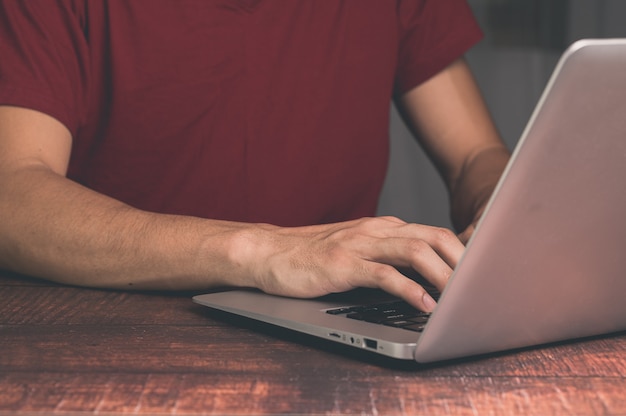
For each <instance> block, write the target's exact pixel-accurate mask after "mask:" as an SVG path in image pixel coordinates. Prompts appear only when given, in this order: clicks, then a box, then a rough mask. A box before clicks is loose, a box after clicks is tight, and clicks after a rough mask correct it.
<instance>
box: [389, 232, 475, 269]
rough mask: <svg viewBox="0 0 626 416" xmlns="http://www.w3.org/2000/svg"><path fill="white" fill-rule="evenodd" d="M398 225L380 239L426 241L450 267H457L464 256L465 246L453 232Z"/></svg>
mask: <svg viewBox="0 0 626 416" xmlns="http://www.w3.org/2000/svg"><path fill="white" fill-rule="evenodd" d="M398 225H399V226H396V227H390V228H387V229H385V230H384V232H383V233H381V235H380V237H387V238H396V237H398V238H406V239H414V240H416V241H425V242H426V243H427V244H428V245H429V246H430V247H432V248H433V250H435V252H436V253H437V254H438V255H439V256H440V257H441V258H442V259H443V260H444V261H445V262H446V263H448V265H449V266H450V267H452V268H454V267H456V264H457V263H458V261H459V259H460V258H461V256H462V255H463V251H464V250H465V245H464V244H463V242H461V240H459V237H458V236H457V235H456V234H455V233H454V232H453V231H452V230H449V229H447V228H442V227H433V226H427V225H422V224H408V223H404V224H398ZM417 244H418V245H419V244H421V243H417Z"/></svg>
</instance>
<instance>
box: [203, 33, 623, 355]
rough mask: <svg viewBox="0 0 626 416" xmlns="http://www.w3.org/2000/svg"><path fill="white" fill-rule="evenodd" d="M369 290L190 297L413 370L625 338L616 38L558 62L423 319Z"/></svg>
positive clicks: (576, 47)
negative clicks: (311, 295)
mask: <svg viewBox="0 0 626 416" xmlns="http://www.w3.org/2000/svg"><path fill="white" fill-rule="evenodd" d="M378 295H379V293H375V292H372V291H370V290H362V291H361V290H357V291H356V293H346V294H338V295H330V296H326V297H323V298H318V299H291V298H285V297H279V296H272V295H268V294H264V293H261V292H259V291H254V290H231V291H224V292H219V293H208V294H203V295H199V296H195V297H194V298H193V300H194V301H195V302H196V303H198V304H201V305H204V306H207V307H210V308H214V309H218V310H221V311H226V312H229V313H232V314H237V315H241V316H245V317H247V318H251V319H256V320H260V321H263V322H266V323H270V324H274V325H278V326H280V327H284V328H289V329H291V330H294V331H299V332H304V333H306V334H310V335H313V336H317V337H321V338H324V339H327V340H331V341H335V342H338V343H341V344H345V345H350V346H354V347H355V348H360V349H365V350H369V351H372V352H375V353H378V354H383V355H386V356H389V357H393V358H397V359H405V360H415V361H417V362H421V363H427V362H435V361H441V360H449V359H455V358H460V357H469V356H476V355H482V354H487V353H492V352H496V351H505V350H512V349H519V348H524V347H529V346H536V345H540V344H547V343H554V342H557V341H563V340H571V339H578V338H583V337H590V336H597V335H602V334H608V333H614V332H620V331H624V330H626V301H624V299H626V39H604V40H598V39H595V40H594V39H588V40H582V41H578V42H576V43H574V44H573V45H572V46H571V47H570V48H569V49H568V50H567V51H566V52H565V53H564V54H563V56H562V57H561V60H560V61H559V63H558V65H557V67H556V69H555V71H554V73H553V75H552V77H551V79H550V81H549V83H548V85H547V87H546V89H545V91H544V93H543V95H542V97H541V99H540V101H539V103H538V105H537V107H536V109H535V111H534V113H533V115H532V118H531V120H530V122H529V123H528V126H527V127H526V129H525V131H524V133H523V135H522V138H521V139H520V141H519V142H518V144H517V146H516V148H515V150H514V152H513V156H512V158H511V161H510V163H509V165H508V166H507V168H506V170H505V172H504V173H503V175H502V177H501V179H500V182H499V183H498V186H497V188H496V190H495V192H494V194H493V195H492V197H491V200H490V201H489V203H488V206H487V209H486V211H485V213H484V215H483V217H482V218H481V220H480V222H479V224H478V226H477V229H476V230H475V233H474V234H473V236H472V238H471V239H470V241H469V242H468V244H467V247H466V250H465V252H464V254H463V256H462V258H461V260H460V262H459V263H458V265H457V267H456V268H455V270H454V273H453V275H452V277H451V278H450V280H449V282H448V284H447V286H446V288H445V289H444V290H443V293H441V296H440V297H439V299H438V305H437V307H436V308H435V310H434V311H433V313H432V314H430V315H426V314H421V315H420V313H419V311H415V310H412V311H411V310H407V309H406V308H405V309H402V308H404V306H402V305H401V304H396V303H393V302H395V301H397V300H396V299H392V298H391V297H389V296H387V299H383V300H381V299H377V298H378ZM385 296H386V295H385ZM374 298H376V299H374ZM370 301H372V302H374V301H378V302H382V306H370V305H369V302H370ZM378 310H382V313H383V320H382V321H380V320H376V319H372V316H373V315H374V312H376V311H378ZM385 313H386V314H387V315H386V316H387V317H388V318H390V319H387V320H385V318H384V316H385ZM363 317H365V320H363V319H361V318H363ZM357 318H358V319H357ZM368 318H369V319H368ZM392 320H393V323H392V322H391V321H392ZM403 321H404V323H405V324H404V325H403V324H402V322H403ZM407 322H411V324H407Z"/></svg>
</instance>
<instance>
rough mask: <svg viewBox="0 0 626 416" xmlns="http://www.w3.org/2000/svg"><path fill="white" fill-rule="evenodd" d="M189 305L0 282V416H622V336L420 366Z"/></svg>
mask: <svg viewBox="0 0 626 416" xmlns="http://www.w3.org/2000/svg"><path fill="white" fill-rule="evenodd" d="M190 296H191V294H183V293H178V294H158V293H128V292H118V291H105V290H91V289H82V288H73V287H63V286H59V285H54V284H50V283H46V282H41V281H38V280H31V279H28V278H25V279H24V280H22V278H21V277H19V276H14V275H7V276H5V275H3V274H2V273H0V415H9V414H11V415H13V414H17V415H19V414H33V413H35V414H54V413H58V414H64V413H66V414H67V413H69V414H72V413H80V414H85V413H97V414H122V413H129V414H285V413H287V414H372V415H373V414H393V415H396V414H407V415H414V414H455V415H456V414H461V415H464V414H471V415H475V414H480V415H482V414H576V415H587V414H588V415H596V414H614V415H624V414H626V334H617V335H613V336H608V337H599V338H594V339H586V340H579V341H576V342H568V343H560V344H555V345H550V346H544V347H541V348H530V349H525V350H520V351H515V352H509V353H505V354H497V355H489V356H485V357H479V358H473V359H466V360H458V361H454V362H448V363H443V364H437V365H428V366H423V365H418V364H416V363H412V362H403V361H397V360H391V359H386V358H384V357H375V356H373V355H372V354H370V353H368V352H366V351H359V350H352V349H349V348H347V347H344V346H341V345H336V344H333V343H330V342H327V341H323V340H317V339H313V338H311V337H308V336H304V335H296V334H293V333H291V332H289V331H285V330H281V329H278V328H274V327H272V326H269V325H261V324H256V323H252V322H251V321H249V320H246V319H242V318H235V317H232V316H229V315H228V314H224V313H218V312H213V311H211V310H209V309H206V308H203V307H200V306H198V305H195V304H193V303H192V302H191V300H190Z"/></svg>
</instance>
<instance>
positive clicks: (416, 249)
mask: <svg viewBox="0 0 626 416" xmlns="http://www.w3.org/2000/svg"><path fill="white" fill-rule="evenodd" d="M407 249H408V251H409V254H410V255H411V256H414V257H421V256H422V255H423V254H424V253H425V252H426V251H430V250H431V247H430V245H429V244H428V243H427V242H426V241H424V240H421V239H415V240H410V241H409V242H408V247H407Z"/></svg>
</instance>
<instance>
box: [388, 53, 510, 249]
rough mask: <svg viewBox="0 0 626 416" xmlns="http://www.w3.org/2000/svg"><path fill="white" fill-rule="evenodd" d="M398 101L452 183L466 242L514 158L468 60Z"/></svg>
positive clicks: (455, 214) (450, 187)
mask: <svg viewBox="0 0 626 416" xmlns="http://www.w3.org/2000/svg"><path fill="white" fill-rule="evenodd" d="M397 103H398V105H399V108H400V111H401V112H402V114H403V116H404V117H405V120H407V121H408V123H409V125H410V126H411V127H412V128H414V129H415V130H416V132H417V137H418V139H419V140H420V142H421V143H422V145H423V146H424V148H425V150H426V152H427V153H428V154H429V156H430V157H431V159H432V160H433V162H434V163H435V165H436V166H437V168H438V170H439V172H440V174H441V175H442V177H443V179H444V181H445V183H446V185H447V187H448V190H449V192H450V203H451V213H452V220H453V224H454V226H455V228H456V229H457V230H458V231H461V232H462V233H461V234H460V237H461V239H462V240H463V241H465V242H466V241H467V240H468V239H469V237H470V235H471V233H472V231H473V229H474V226H475V224H476V222H477V221H478V219H479V217H480V214H481V213H482V211H483V209H484V208H485V205H486V203H487V201H488V199H489V196H490V195H491V193H492V192H493V190H494V188H495V186H496V184H497V182H498V180H499V178H500V175H501V174H502V171H503V170H504V168H505V167H506V164H507V162H508V160H509V157H510V154H509V151H508V149H507V148H506V146H505V145H504V143H503V142H502V140H501V139H500V137H499V134H498V132H497V131H496V128H495V126H494V124H493V122H492V120H491V117H490V115H489V112H488V110H487V108H486V106H485V103H484V101H483V99H482V96H481V94H480V91H479V90H478V87H477V85H476V82H475V80H474V78H473V76H472V74H471V72H470V69H469V67H468V65H467V63H466V62H465V60H464V59H459V60H457V61H456V62H454V63H453V64H452V65H450V66H449V67H448V68H446V69H445V70H443V71H442V72H440V73H439V74H437V75H436V76H434V77H433V78H432V79H430V80H428V81H426V82H425V83H424V84H422V85H420V86H418V87H416V88H414V89H413V90H411V91H409V92H407V93H406V94H404V95H403V96H402V97H400V98H399V99H398V100H397Z"/></svg>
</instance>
